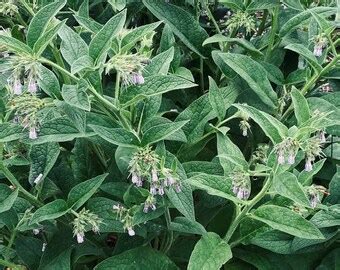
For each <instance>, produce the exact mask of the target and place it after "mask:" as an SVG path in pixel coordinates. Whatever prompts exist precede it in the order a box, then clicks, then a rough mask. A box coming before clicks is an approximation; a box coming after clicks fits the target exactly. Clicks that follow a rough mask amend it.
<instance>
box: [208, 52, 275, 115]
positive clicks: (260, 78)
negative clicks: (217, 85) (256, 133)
mask: <svg viewBox="0 0 340 270" xmlns="http://www.w3.org/2000/svg"><path fill="white" fill-rule="evenodd" d="M213 59H214V61H215V63H216V64H217V65H218V66H219V68H220V69H221V70H222V72H223V73H225V75H226V76H228V72H227V71H226V70H225V68H223V65H227V66H229V67H230V68H231V69H233V70H234V71H235V72H236V74H238V75H239V76H240V77H241V78H242V79H244V80H245V81H246V82H247V83H248V85H249V87H250V88H251V89H252V90H253V91H254V92H255V93H256V95H257V96H258V97H259V99H260V100H261V101H262V102H263V103H264V104H266V105H267V106H269V107H270V108H275V107H276V105H277V95H276V93H275V92H274V90H273V88H272V87H271V84H270V82H269V80H268V77H267V72H266V70H265V69H264V68H263V67H262V65H261V64H259V63H258V62H256V61H254V60H253V59H251V58H250V57H249V56H246V55H242V54H236V53H213ZM221 61H222V62H223V63H221Z"/></svg>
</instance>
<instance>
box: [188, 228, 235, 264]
mask: <svg viewBox="0 0 340 270" xmlns="http://www.w3.org/2000/svg"><path fill="white" fill-rule="evenodd" d="M232 257H233V255H232V253H231V249H230V246H229V245H228V243H227V242H225V241H224V240H223V239H221V238H220V237H219V236H218V235H217V234H216V233H213V232H208V233H206V234H204V235H203V236H202V238H201V239H200V240H199V241H198V242H197V244H196V245H195V248H194V250H193V252H192V253H191V256H190V260H189V264H188V270H213V269H216V270H217V269H220V268H221V267H222V265H223V264H225V263H226V262H227V261H229V260H230V259H231V258H232Z"/></svg>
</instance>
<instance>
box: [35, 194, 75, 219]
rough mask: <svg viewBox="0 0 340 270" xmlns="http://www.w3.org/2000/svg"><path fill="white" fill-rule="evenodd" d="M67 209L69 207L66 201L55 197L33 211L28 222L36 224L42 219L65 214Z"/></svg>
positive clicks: (54, 217)
mask: <svg viewBox="0 0 340 270" xmlns="http://www.w3.org/2000/svg"><path fill="white" fill-rule="evenodd" d="M68 210H69V208H68V206H67V203H66V202H65V201H64V200H62V199H57V200H55V201H53V202H50V203H48V204H45V205H44V206H42V207H40V208H39V209H38V210H37V211H35V212H34V214H33V216H32V218H31V220H30V223H31V224H36V223H39V222H42V221H44V220H51V219H56V218H58V217H61V216H63V215H65V214H66V213H67V212H68Z"/></svg>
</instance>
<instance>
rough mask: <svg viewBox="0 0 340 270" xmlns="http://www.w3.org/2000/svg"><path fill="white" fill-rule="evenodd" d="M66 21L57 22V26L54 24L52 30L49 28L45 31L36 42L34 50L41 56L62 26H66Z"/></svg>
mask: <svg viewBox="0 0 340 270" xmlns="http://www.w3.org/2000/svg"><path fill="white" fill-rule="evenodd" d="M65 22H66V21H62V22H59V23H57V24H56V25H55V26H53V27H52V28H51V29H50V30H48V31H47V32H46V33H44V34H43V35H42V36H41V37H40V38H39V39H38V40H37V42H36V43H35V44H34V47H33V50H34V52H35V53H36V54H37V55H38V56H40V55H41V54H42V53H43V52H44V50H45V49H46V47H47V46H48V45H49V44H50V42H51V41H52V40H53V39H54V37H55V36H56V35H57V34H58V31H59V30H60V28H61V27H63V26H64V24H65Z"/></svg>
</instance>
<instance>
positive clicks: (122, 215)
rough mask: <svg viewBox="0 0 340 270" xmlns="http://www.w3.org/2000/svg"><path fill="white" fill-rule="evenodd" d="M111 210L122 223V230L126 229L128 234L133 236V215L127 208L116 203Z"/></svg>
mask: <svg viewBox="0 0 340 270" xmlns="http://www.w3.org/2000/svg"><path fill="white" fill-rule="evenodd" d="M113 211H114V212H115V213H116V214H117V219H118V220H120V222H122V223H123V224H124V230H126V231H127V232H128V234H129V235H130V236H134V235H135V234H136V232H135V230H134V229H133V217H132V216H131V215H130V212H129V209H127V208H125V207H124V206H122V205H120V204H117V205H114V206H113Z"/></svg>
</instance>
